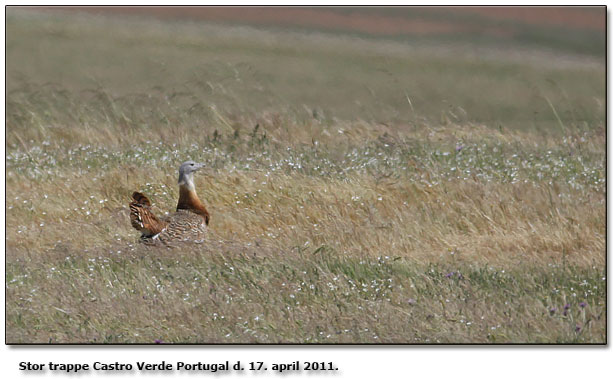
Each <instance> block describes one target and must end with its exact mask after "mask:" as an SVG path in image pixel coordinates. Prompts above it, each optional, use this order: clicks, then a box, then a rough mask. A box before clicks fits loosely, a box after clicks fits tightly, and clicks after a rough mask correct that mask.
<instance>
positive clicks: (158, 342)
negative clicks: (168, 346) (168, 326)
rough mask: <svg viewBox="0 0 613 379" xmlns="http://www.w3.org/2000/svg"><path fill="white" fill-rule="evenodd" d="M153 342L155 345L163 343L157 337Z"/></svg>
mask: <svg viewBox="0 0 613 379" xmlns="http://www.w3.org/2000/svg"><path fill="white" fill-rule="evenodd" d="M154 342H155V343H156V344H157V345H161V344H163V343H164V341H162V340H159V339H157V338H156V339H155V340H154Z"/></svg>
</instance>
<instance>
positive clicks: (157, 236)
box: [130, 161, 210, 244]
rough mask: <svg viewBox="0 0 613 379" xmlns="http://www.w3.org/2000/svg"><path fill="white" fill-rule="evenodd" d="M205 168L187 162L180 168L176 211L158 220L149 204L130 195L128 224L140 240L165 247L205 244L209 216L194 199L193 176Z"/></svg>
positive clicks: (136, 196)
mask: <svg viewBox="0 0 613 379" xmlns="http://www.w3.org/2000/svg"><path fill="white" fill-rule="evenodd" d="M202 167H204V164H202V163H195V162H192V161H187V162H184V163H183V164H181V166H180V167H179V202H178V204H177V211H176V212H175V213H173V214H170V215H168V216H164V217H161V218H157V217H156V216H155V215H154V214H153V212H152V211H151V201H149V199H148V198H147V196H145V195H143V194H142V193H140V192H134V193H133V194H132V199H133V200H134V201H132V202H131V203H130V222H131V223H132V226H133V227H134V229H136V230H138V231H140V232H141V233H142V235H141V237H140V238H141V240H142V241H143V242H145V243H148V244H157V243H162V244H168V243H172V242H179V241H191V242H201V241H202V240H204V236H205V232H206V228H207V225H208V224H209V219H210V216H209V212H208V211H207V210H206V208H205V207H204V204H202V202H201V201H200V199H198V195H196V187H195V186H194V172H196V171H198V170H199V169H200V168H202Z"/></svg>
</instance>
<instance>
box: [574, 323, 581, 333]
mask: <svg viewBox="0 0 613 379" xmlns="http://www.w3.org/2000/svg"><path fill="white" fill-rule="evenodd" d="M580 331H581V325H579V324H577V326H575V332H577V333H579V332H580Z"/></svg>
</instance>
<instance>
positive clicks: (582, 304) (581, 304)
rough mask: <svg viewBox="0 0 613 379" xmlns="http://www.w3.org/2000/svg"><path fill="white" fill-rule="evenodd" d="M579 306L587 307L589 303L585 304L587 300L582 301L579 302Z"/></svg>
mask: <svg viewBox="0 0 613 379" xmlns="http://www.w3.org/2000/svg"><path fill="white" fill-rule="evenodd" d="M579 306H580V307H581V308H585V307H586V306H587V304H585V301H582V302H580V303H579Z"/></svg>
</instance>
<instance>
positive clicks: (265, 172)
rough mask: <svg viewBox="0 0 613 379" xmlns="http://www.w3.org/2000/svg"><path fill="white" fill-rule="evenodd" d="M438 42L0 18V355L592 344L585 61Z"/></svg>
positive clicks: (596, 176)
mask: <svg viewBox="0 0 613 379" xmlns="http://www.w3.org/2000/svg"><path fill="white" fill-rule="evenodd" d="M588 34H589V33H588ZM581 35H582V34H581V33H579V34H578V37H577V38H580V37H581ZM558 42H559V43H562V42H563V41H558ZM558 42H556V44H557V43H558ZM575 42H576V41H570V42H569V43H570V44H571V45H572V44H574V43H575ZM447 43H448V41H446V40H445V37H444V36H442V37H441V39H440V40H438V41H433V42H432V45H429V46H425V45H423V44H420V43H416V44H415V45H413V44H412V42H411V41H410V40H406V39H404V40H403V39H395V38H389V39H387V38H382V37H379V38H377V39H369V38H358V37H356V36H355V35H353V36H348V35H342V34H338V35H337V34H331V33H323V32H322V33H320V32H313V31H311V32H309V33H303V32H299V31H295V30H294V31H287V30H286V31H284V32H280V31H278V30H276V29H255V28H249V27H242V26H232V25H212V24H206V23H195V22H180V21H175V22H162V21H153V20H147V19H139V18H121V17H116V18H102V17H100V18H95V17H91V16H85V15H76V14H61V13H57V14H56V13H49V14H48V13H44V12H36V11H25V10H18V9H9V10H8V13H7V104H6V113H7V115H6V190H7V192H6V292H7V297H6V298H7V300H6V301H7V304H6V305H7V321H6V330H7V342H9V343H29V342H30V343H31V342H35V343H48V342H52V343H70V342H88V343H153V341H154V340H155V339H161V340H163V341H165V342H168V343H185V342H194V343H222V342H223V343H226V342H230V343H243V342H249V343H251V342H253V343H278V342H292V343H386V342H387V343H391V342H393V343H604V342H605V341H606V333H605V331H606V295H605V284H606V282H605V279H606V268H605V257H606V207H605V205H606V172H605V168H606V164H605V162H606V152H605V121H604V120H605V108H604V98H605V80H604V77H605V71H604V65H601V64H599V63H598V59H596V58H594V57H593V56H585V55H582V54H583V53H581V54H579V53H578V52H577V51H575V50H573V47H572V46H570V47H569V46H567V47H564V48H558V47H556V44H553V45H551V50H550V51H549V52H548V53H546V54H543V53H542V52H539V51H536V50H531V49H534V46H533V45H531V44H527V45H526V46H523V45H522V46H516V45H512V46H515V47H516V48H517V49H518V50H513V49H510V50H509V51H501V50H499V49H491V48H490V47H484V46H483V45H481V44H477V43H475V45H474V46H473V47H474V49H475V50H472V51H473V52H471V51H464V50H462V49H457V48H454V46H450V45H448V44H447ZM515 43H517V42H515ZM530 46H531V47H530ZM573 46H574V45H573ZM459 50H461V51H459ZM516 51H519V52H520V57H519V58H518V56H517V54H515V52H516ZM569 51H571V52H573V53H572V54H576V55H572V54H571V53H569ZM475 52H479V53H478V54H477V53H475ZM522 54H524V55H522ZM551 57H555V59H550V58H551ZM187 159H193V160H197V161H201V162H204V163H206V169H205V170H204V171H203V172H200V173H198V174H197V176H196V178H195V180H196V186H197V191H198V194H199V196H200V197H201V199H203V201H204V202H205V204H206V206H207V208H209V210H210V212H211V215H212V221H211V225H210V235H209V238H208V240H207V241H206V243H205V244H203V245H188V246H183V247H180V248H175V249H166V248H152V247H147V246H142V245H141V244H139V243H138V233H136V231H134V230H133V229H132V228H130V224H129V220H128V208H127V204H128V202H129V196H130V194H131V193H132V191H135V190H140V191H144V192H145V193H146V194H147V195H148V196H149V197H150V198H151V199H152V201H153V202H154V206H155V211H156V212H157V213H158V214H162V213H164V212H166V211H172V209H173V205H174V204H175V202H176V200H177V196H178V189H177V187H176V170H177V167H178V165H179V164H180V163H181V162H182V161H185V160H187ZM566 304H568V305H569V308H568V309H567V310H565V309H564V306H565V305H566Z"/></svg>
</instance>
